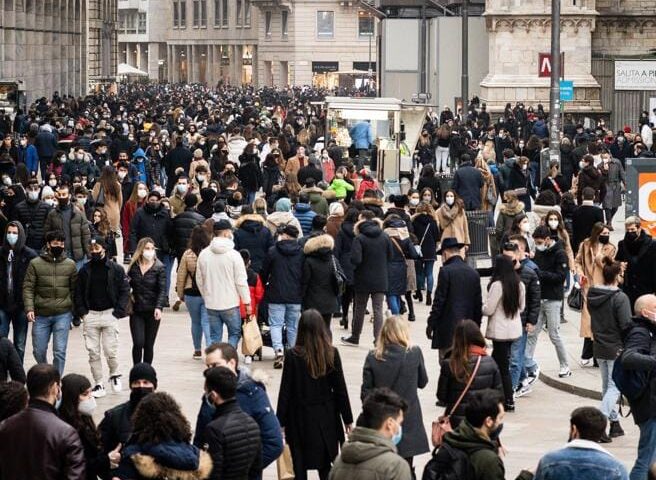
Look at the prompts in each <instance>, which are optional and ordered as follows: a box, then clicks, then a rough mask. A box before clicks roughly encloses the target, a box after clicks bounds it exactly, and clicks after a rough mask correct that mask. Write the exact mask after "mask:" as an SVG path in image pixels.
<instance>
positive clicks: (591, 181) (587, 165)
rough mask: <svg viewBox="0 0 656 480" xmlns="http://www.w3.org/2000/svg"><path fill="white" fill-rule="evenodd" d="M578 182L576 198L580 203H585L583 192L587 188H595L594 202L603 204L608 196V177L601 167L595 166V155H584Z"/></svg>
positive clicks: (580, 164)
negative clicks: (600, 169) (602, 172)
mask: <svg viewBox="0 0 656 480" xmlns="http://www.w3.org/2000/svg"><path fill="white" fill-rule="evenodd" d="M577 179H578V182H577V186H576V192H577V196H576V200H577V202H578V204H579V205H582V204H583V200H585V199H584V198H583V192H584V190H585V189H586V188H591V189H593V190H594V192H595V195H594V199H593V200H594V203H595V204H596V205H599V204H601V203H602V202H603V201H604V198H605V197H606V181H605V180H606V179H605V178H604V176H603V175H602V174H601V172H600V171H599V169H598V168H597V167H596V166H595V160H594V157H593V156H592V155H590V154H587V155H583V158H581V161H580V162H579V174H578V176H577Z"/></svg>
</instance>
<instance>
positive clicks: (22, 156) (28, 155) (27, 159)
mask: <svg viewBox="0 0 656 480" xmlns="http://www.w3.org/2000/svg"><path fill="white" fill-rule="evenodd" d="M18 163H24V164H25V166H26V167H27V172H28V174H29V175H30V177H36V172H37V170H38V169H39V155H38V153H37V151H36V147H35V146H34V145H33V144H32V142H30V141H29V139H28V137H27V136H23V137H21V139H20V144H19V146H18Z"/></svg>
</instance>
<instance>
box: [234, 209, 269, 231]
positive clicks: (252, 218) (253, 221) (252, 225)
mask: <svg viewBox="0 0 656 480" xmlns="http://www.w3.org/2000/svg"><path fill="white" fill-rule="evenodd" d="M263 226H264V218H262V216H261V215H258V214H256V213H249V214H248V215H242V216H241V217H239V218H238V219H237V220H236V221H235V228H241V229H243V230H246V231H247V232H251V233H256V232H259V231H260V230H261V229H262V227H263Z"/></svg>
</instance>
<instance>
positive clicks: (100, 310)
mask: <svg viewBox="0 0 656 480" xmlns="http://www.w3.org/2000/svg"><path fill="white" fill-rule="evenodd" d="M89 251H90V252H91V261H90V262H88V263H86V264H85V265H84V266H83V267H82V269H81V270H80V272H79V273H78V276H77V283H76V285H75V302H74V304H75V313H76V315H77V316H78V317H80V318H82V319H84V327H83V332H84V343H85V346H86V349H87V351H88V352H89V366H90V367H91V375H92V376H93V381H94V387H93V392H92V393H93V396H94V397H95V398H101V397H104V396H105V395H106V392H105V386H104V383H103V368H102V360H101V345H102V350H104V353H105V358H106V359H107V366H108V367H109V383H110V385H111V386H112V390H113V391H114V393H117V392H120V391H121V390H122V389H123V387H122V383H121V373H120V371H119V361H118V343H119V340H118V332H119V325H118V321H119V319H120V318H124V317H126V316H127V315H128V311H127V308H128V301H129V297H130V284H129V282H128V278H127V276H126V275H125V270H124V269H123V267H122V266H120V265H118V264H117V263H116V262H114V261H112V260H111V259H109V258H108V256H107V245H106V244H105V241H104V239H103V238H102V237H93V238H92V239H91V246H90V247H89ZM99 287H100V288H99Z"/></svg>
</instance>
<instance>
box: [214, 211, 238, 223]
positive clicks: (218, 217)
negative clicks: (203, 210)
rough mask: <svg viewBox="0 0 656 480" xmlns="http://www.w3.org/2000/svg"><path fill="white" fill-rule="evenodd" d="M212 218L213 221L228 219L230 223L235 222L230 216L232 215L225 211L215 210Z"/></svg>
mask: <svg viewBox="0 0 656 480" xmlns="http://www.w3.org/2000/svg"><path fill="white" fill-rule="evenodd" d="M211 218H212V221H214V222H215V223H216V222H218V221H219V220H227V221H229V222H230V223H234V222H233V221H232V218H230V217H229V216H228V214H227V213H225V212H214V213H213V214H212V217H211Z"/></svg>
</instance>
